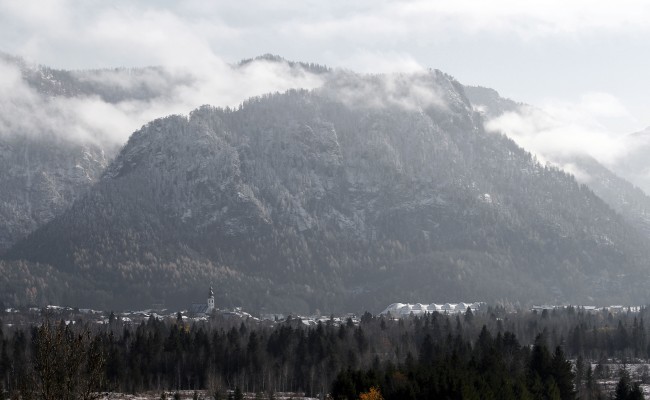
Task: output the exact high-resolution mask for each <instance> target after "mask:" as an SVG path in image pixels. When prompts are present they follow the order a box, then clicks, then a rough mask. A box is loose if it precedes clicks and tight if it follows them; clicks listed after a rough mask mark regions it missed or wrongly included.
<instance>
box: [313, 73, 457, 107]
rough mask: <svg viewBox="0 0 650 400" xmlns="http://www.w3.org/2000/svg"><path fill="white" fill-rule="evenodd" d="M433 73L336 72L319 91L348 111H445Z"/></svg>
mask: <svg viewBox="0 0 650 400" xmlns="http://www.w3.org/2000/svg"><path fill="white" fill-rule="evenodd" d="M433 74H435V73H434V72H431V73H429V72H421V73H412V74H404V73H392V74H376V75H359V74H357V73H354V72H347V71H338V72H337V73H335V74H334V75H333V76H332V77H331V79H329V80H328V81H327V83H326V84H325V86H324V88H323V90H324V91H325V93H327V94H328V95H330V96H332V97H333V98H336V99H337V100H339V101H341V102H342V103H344V104H345V105H346V106H348V107H351V108H374V109H380V108H391V107H399V108H401V109H404V110H407V111H420V110H423V109H427V108H430V107H434V108H438V109H447V102H446V100H445V98H444V94H443V93H444V92H443V89H442V88H440V87H439V84H438V83H437V81H436V79H435V77H434V75H433Z"/></svg>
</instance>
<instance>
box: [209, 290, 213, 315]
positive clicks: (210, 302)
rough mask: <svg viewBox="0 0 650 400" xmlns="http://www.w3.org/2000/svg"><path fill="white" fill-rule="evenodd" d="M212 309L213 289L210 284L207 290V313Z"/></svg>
mask: <svg viewBox="0 0 650 400" xmlns="http://www.w3.org/2000/svg"><path fill="white" fill-rule="evenodd" d="M212 310H214V291H213V290H212V285H210V291H209V292H208V313H211V312H212Z"/></svg>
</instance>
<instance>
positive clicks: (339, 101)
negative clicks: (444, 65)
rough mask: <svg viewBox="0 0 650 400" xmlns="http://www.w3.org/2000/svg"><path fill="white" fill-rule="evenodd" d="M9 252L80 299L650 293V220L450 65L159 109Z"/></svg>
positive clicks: (350, 299)
mask: <svg viewBox="0 0 650 400" xmlns="http://www.w3.org/2000/svg"><path fill="white" fill-rule="evenodd" d="M5 259H6V260H8V261H5V262H19V261H18V260H24V262H29V263H40V264H39V265H50V266H52V267H53V268H54V269H55V270H56V271H58V273H60V274H67V275H70V276H74V277H75V278H76V279H77V281H78V285H79V287H76V288H74V290H70V291H68V292H67V293H66V294H65V296H66V297H65V301H67V302H70V303H74V304H87V305H92V306H95V307H104V308H108V307H127V306H136V305H150V304H151V302H154V301H155V302H159V301H160V300H164V301H165V302H167V304H168V305H175V306H183V305H187V304H188V303H190V302H192V301H198V300H202V298H201V297H200V296H198V295H197V294H196V293H203V291H204V290H203V289H204V288H205V286H207V285H208V284H209V283H212V284H213V285H214V286H215V287H216V288H217V290H216V298H217V305H218V306H219V305H221V306H234V305H244V306H247V307H251V308H253V309H258V310H259V309H266V310H269V311H294V312H295V311H297V312H304V311H310V310H311V311H313V310H316V309H320V310H327V311H330V310H332V311H337V310H363V309H369V310H378V309H380V308H381V307H382V306H384V305H385V304H388V303H391V302H394V301H395V300H397V299H399V300H401V301H411V302H417V301H425V302H426V301H438V302H446V301H455V300H464V301H470V300H485V301H495V300H499V299H509V300H513V301H514V300H518V301H522V302H526V303H529V302H533V301H551V302H553V301H571V302H590V303H591V302H597V303H601V302H610V301H620V302H623V301H625V302H627V301H637V302H641V301H645V300H646V297H647V291H646V290H644V288H645V283H646V281H647V279H646V278H645V275H646V271H647V261H646V260H647V259H648V250H647V239H646V238H644V237H642V236H641V235H640V234H638V232H637V231H636V230H635V229H633V228H631V227H630V226H629V225H628V224H627V223H626V222H625V221H624V220H623V219H622V218H621V217H620V216H619V215H618V214H617V213H615V212H614V211H613V210H611V208H610V207H609V206H607V204H605V203H604V202H603V201H602V200H601V199H600V198H599V197H597V196H596V195H595V194H594V193H593V192H592V191H591V190H589V189H587V188H586V187H585V186H584V185H581V184H579V183H578V182H576V181H575V179H574V178H573V177H572V176H570V175H568V174H566V173H564V172H562V171H561V170H559V169H557V168H554V167H549V166H543V165H541V164H540V163H538V162H537V161H536V159H535V158H534V157H533V156H532V155H531V154H529V153H527V152H526V151H524V150H522V149H521V148H519V147H518V146H517V145H515V143H514V142H513V141H511V140H510V139H508V138H507V137H505V136H503V135H500V134H495V133H488V132H485V131H484V129H483V120H482V118H481V116H480V115H479V114H478V113H476V112H475V111H474V110H473V106H472V104H471V103H470V101H469V100H468V99H467V97H466V95H465V91H464V89H463V87H462V85H460V84H459V83H458V82H457V81H455V80H454V79H453V78H451V77H450V76H448V75H446V74H443V73H441V72H439V71H430V72H427V73H419V74H408V75H407V74H393V75H358V74H354V73H351V72H345V71H336V72H333V73H331V74H330V75H328V79H327V81H326V83H325V85H324V86H323V87H322V88H320V89H317V90H314V91H295V90H294V91H289V92H286V93H283V94H273V95H266V96H262V97H258V98H253V99H251V100H249V101H247V102H245V103H244V104H242V106H241V107H239V108H237V109H235V110H232V109H220V108H212V107H209V106H205V107H201V108H199V109H196V110H194V111H193V112H191V113H190V115H189V116H188V117H185V116H179V115H173V116H169V117H166V118H162V119H158V120H155V121H152V122H151V123H149V124H147V125H146V126H144V127H143V128H142V129H140V130H138V131H136V132H135V133H134V134H133V135H132V136H131V138H130V139H129V141H128V143H127V144H126V145H125V146H124V148H123V149H122V150H121V152H120V153H119V155H118V156H117V157H116V158H115V159H114V160H113V162H112V163H111V164H110V166H109V167H108V168H107V169H106V171H105V172H104V174H103V176H102V178H101V179H100V180H99V182H98V183H97V184H96V185H95V186H93V188H92V189H91V190H90V191H89V192H88V193H87V194H86V195H85V196H84V197H82V198H81V199H79V200H77V201H75V203H74V204H73V205H72V207H71V208H70V209H69V210H67V211H66V212H64V213H63V214H62V215H60V216H58V217H56V218H54V219H53V220H52V221H51V222H49V223H48V224H46V225H45V226H43V227H42V228H40V229H38V230H36V231H35V232H33V233H32V234H30V235H29V236H28V237H27V238H26V239H25V240H22V241H20V242H19V243H18V244H16V245H15V246H14V247H12V248H11V249H10V250H9V251H8V252H7V254H6V255H5ZM10 260H16V261H10ZM36 297H37V296H36ZM53 300H57V299H53ZM58 300H59V301H61V299H58Z"/></svg>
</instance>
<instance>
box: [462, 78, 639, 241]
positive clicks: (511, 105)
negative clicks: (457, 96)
mask: <svg viewBox="0 0 650 400" xmlns="http://www.w3.org/2000/svg"><path fill="white" fill-rule="evenodd" d="M465 93H466V94H467V97H468V99H469V100H470V102H471V103H472V104H473V106H474V108H475V109H477V110H479V112H480V113H481V114H482V115H483V116H484V117H485V118H486V119H491V118H496V117H499V116H501V115H503V114H504V113H506V112H514V113H518V112H520V110H521V107H530V106H528V105H525V104H522V103H517V102H515V101H513V100H510V99H506V98H503V97H501V96H500V95H499V93H498V92H497V91H496V90H494V89H489V88H484V87H479V86H466V87H465ZM644 138H645V139H644ZM626 140H637V141H639V142H641V143H640V144H642V143H643V142H644V141H645V140H648V146H650V133H648V135H647V138H646V136H645V135H644V133H643V132H640V133H638V134H636V135H631V136H630V137H629V138H627V139H626ZM628 147H629V148H637V149H639V150H638V151H634V154H637V155H638V156H637V157H626V161H625V164H622V165H627V166H628V167H627V172H626V169H625V168H624V167H621V166H620V165H619V166H618V167H617V165H614V166H613V167H612V168H613V171H612V170H611V169H609V168H607V167H605V166H604V165H602V164H601V163H599V162H598V161H597V160H595V159H594V158H593V157H590V156H586V155H563V156H559V155H557V154H543V156H544V157H545V158H547V159H549V160H551V161H552V162H554V163H555V164H557V165H559V166H561V167H562V168H564V169H567V170H568V171H571V172H575V173H576V175H577V176H579V177H580V181H581V183H584V184H585V185H587V186H588V187H589V188H590V189H591V190H593V191H594V193H595V194H596V195H598V197H600V198H601V199H603V200H604V201H605V202H606V203H607V204H608V205H609V206H610V207H612V208H613V209H614V210H615V211H616V212H618V213H620V214H621V215H622V216H623V218H624V219H625V220H626V221H627V222H628V223H629V224H630V225H631V226H634V227H635V228H637V229H638V230H639V231H640V232H642V233H643V234H644V235H646V236H647V237H648V238H650V197H649V196H648V195H647V194H646V192H644V191H643V190H641V189H639V187H637V186H635V185H634V184H633V183H631V182H630V181H628V180H626V179H625V177H629V176H632V175H633V173H631V172H630V171H633V170H635V169H636V170H637V172H639V174H638V175H639V176H641V179H634V180H632V182H641V183H642V182H643V179H642V176H643V174H644V172H643V167H642V166H643V165H644V164H645V163H646V161H647V158H646V157H645V156H644V157H640V154H646V153H644V147H643V146H642V145H637V146H628ZM646 149H647V150H649V151H650V148H646ZM633 165H635V166H636V168H635V167H632V166H633ZM614 171H616V172H614ZM649 188H650V187H649Z"/></svg>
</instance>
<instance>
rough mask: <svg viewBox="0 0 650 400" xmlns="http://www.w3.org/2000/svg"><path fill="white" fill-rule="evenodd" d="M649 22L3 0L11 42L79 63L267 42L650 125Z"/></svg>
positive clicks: (178, 59) (255, 50)
mask: <svg viewBox="0 0 650 400" xmlns="http://www.w3.org/2000/svg"><path fill="white" fill-rule="evenodd" d="M648 21H650V2H646V1H640V0H637V1H634V0H618V1H616V2H613V1H607V2H595V1H586V0H544V1H537V2H532V1H522V0H490V1H486V0H476V1H473V0H454V1H446V0H444V1H442V0H441V1H437V0H432V1H418V0H413V1H410V0H405V1H385V0H356V1H349V0H340V1H339V0H328V1H323V0H296V1H287V0H263V1H253V0H237V1H233V0H228V1H207V0H183V1H162V0H156V1H126V0H125V1H105V0H84V1H71V0H47V1H43V0H15V1H11V0H0V51H4V52H7V53H11V54H16V55H20V56H23V57H25V58H27V59H28V60H30V61H33V62H36V63H41V64H46V65H49V66H53V67H59V68H73V69H80V68H100V67H101V68H103V67H117V66H125V67H130V66H145V65H161V64H164V65H188V64H190V65H194V64H197V65H198V66H199V67H200V66H201V65H206V66H209V65H212V63H214V61H215V60H223V61H226V62H236V61H238V60H240V59H243V58H250V57H254V56H257V55H261V54H264V53H273V54H278V55H281V56H283V57H285V58H287V59H291V60H299V61H309V62H317V63H322V64H327V65H330V66H334V67H344V68H349V69H353V70H357V71H363V72H387V71H412V70H417V69H421V68H438V69H441V70H443V71H444V72H447V73H449V74H451V75H452V76H454V77H455V78H457V79H458V80H459V81H461V83H463V84H472V85H481V86H487V87H492V88H495V89H497V90H498V91H499V92H500V93H501V94H502V95H504V96H507V97H510V98H513V99H515V100H518V101H523V102H527V103H531V104H534V105H538V106H541V107H544V108H545V109H549V110H557V111H560V112H562V111H567V110H568V111H572V110H573V111H577V113H578V114H579V117H580V118H581V119H582V120H584V121H590V122H589V123H591V124H592V125H593V126H594V127H595V128H597V129H600V130H606V131H608V132H610V133H611V134H624V133H629V132H633V131H637V130H641V129H643V128H644V127H646V126H648V125H650V113H648V111H649V109H650V100H649V96H648V95H647V94H648V93H650V79H648V71H650V51H649V50H650V23H648ZM584 121H583V122H584Z"/></svg>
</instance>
